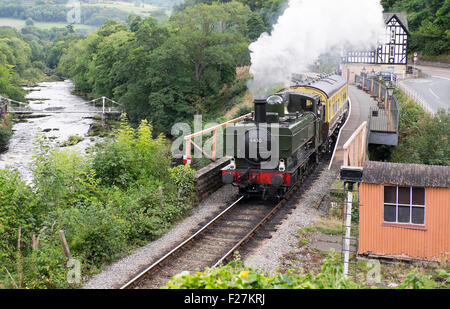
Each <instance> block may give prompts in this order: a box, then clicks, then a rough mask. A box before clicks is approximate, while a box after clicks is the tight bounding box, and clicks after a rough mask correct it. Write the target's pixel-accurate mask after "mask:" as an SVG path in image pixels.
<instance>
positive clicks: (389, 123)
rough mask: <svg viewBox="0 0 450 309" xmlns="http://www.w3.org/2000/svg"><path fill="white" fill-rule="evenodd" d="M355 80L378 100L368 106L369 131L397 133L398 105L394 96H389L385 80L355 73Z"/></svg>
mask: <svg viewBox="0 0 450 309" xmlns="http://www.w3.org/2000/svg"><path fill="white" fill-rule="evenodd" d="M355 81H356V82H357V84H358V86H359V87H360V88H361V89H363V90H364V91H366V92H367V93H368V94H370V95H371V96H372V97H373V98H374V99H375V101H377V102H378V106H374V107H371V108H370V113H369V124H368V127H369V130H370V131H371V132H385V133H397V132H398V121H399V114H400V111H399V106H398V103H397V99H396V98H395V96H392V97H389V94H388V88H387V86H386V81H385V80H383V79H377V78H376V77H375V76H368V75H366V74H361V76H358V75H357V76H356V77H355ZM358 82H359V83H358Z"/></svg>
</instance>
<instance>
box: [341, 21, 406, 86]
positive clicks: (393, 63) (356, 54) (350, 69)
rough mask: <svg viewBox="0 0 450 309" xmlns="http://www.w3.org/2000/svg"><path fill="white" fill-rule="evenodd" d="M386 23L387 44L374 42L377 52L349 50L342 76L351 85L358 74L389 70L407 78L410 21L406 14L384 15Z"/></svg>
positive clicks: (342, 68) (343, 60)
mask: <svg viewBox="0 0 450 309" xmlns="http://www.w3.org/2000/svg"><path fill="white" fill-rule="evenodd" d="M383 18H384V21H385V23H386V40H385V43H378V45H376V42H374V46H377V47H376V48H375V49H373V50H360V51H358V50H354V51H346V52H345V55H344V56H343V57H342V64H341V71H342V76H344V78H346V79H347V81H348V82H349V83H350V84H354V83H355V75H359V74H361V73H366V74H370V73H374V72H379V71H388V72H391V73H394V74H397V75H398V76H404V75H405V74H406V71H407V65H408V35H409V30H408V21H407V18H406V14H405V13H384V14H383Z"/></svg>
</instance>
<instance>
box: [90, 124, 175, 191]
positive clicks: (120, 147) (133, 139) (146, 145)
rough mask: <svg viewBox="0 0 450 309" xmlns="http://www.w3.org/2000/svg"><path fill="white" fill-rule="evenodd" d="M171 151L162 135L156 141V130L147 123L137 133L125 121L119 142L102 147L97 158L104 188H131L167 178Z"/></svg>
mask: <svg viewBox="0 0 450 309" xmlns="http://www.w3.org/2000/svg"><path fill="white" fill-rule="evenodd" d="M168 153H169V149H168V146H167V144H166V143H165V139H164V137H163V136H162V135H160V136H159V137H158V138H156V139H153V138H152V127H151V126H150V125H148V124H147V121H146V120H143V121H142V122H141V124H140V126H139V128H137V129H133V128H131V127H130V126H129V125H128V124H127V123H126V121H125V120H124V119H123V120H122V122H121V126H120V129H119V130H118V132H117V136H116V139H115V141H112V140H111V141H109V142H108V143H106V144H105V145H102V146H101V147H100V148H99V149H98V151H97V155H96V156H95V158H94V165H93V166H94V169H95V171H96V174H97V175H99V178H100V181H101V184H103V185H109V186H112V185H115V186H120V187H123V188H129V186H130V185H132V184H135V183H136V182H139V183H143V184H146V183H151V182H158V181H162V180H164V179H165V178H167V176H168V174H167V169H168V167H169V166H170V162H171V161H170V157H169V155H168Z"/></svg>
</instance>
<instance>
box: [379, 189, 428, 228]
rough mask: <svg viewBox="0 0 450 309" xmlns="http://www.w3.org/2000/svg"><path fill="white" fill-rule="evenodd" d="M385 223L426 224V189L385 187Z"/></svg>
mask: <svg viewBox="0 0 450 309" xmlns="http://www.w3.org/2000/svg"><path fill="white" fill-rule="evenodd" d="M383 218H384V222H389V223H404V224H417V225H423V224H425V188H419V187H401V186H385V187H384V209H383Z"/></svg>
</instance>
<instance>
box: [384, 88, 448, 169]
mask: <svg viewBox="0 0 450 309" xmlns="http://www.w3.org/2000/svg"><path fill="white" fill-rule="evenodd" d="M395 95H396V97H397V99H398V101H399V105H400V119H399V145H398V146H397V147H396V148H394V149H393V151H392V154H391V158H390V160H391V161H393V162H404V163H417V164H430V165H450V144H449V143H450V142H449V140H448V138H449V136H450V115H449V113H448V112H446V111H444V110H440V111H439V112H438V113H437V114H436V115H435V116H434V117H431V116H429V115H428V114H426V113H425V111H424V110H423V109H422V108H421V107H420V106H419V105H418V104H416V103H415V102H414V101H412V100H411V99H407V98H406V96H405V95H404V93H402V92H401V91H399V90H396V92H395ZM430 149H432V150H433V151H430Z"/></svg>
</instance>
